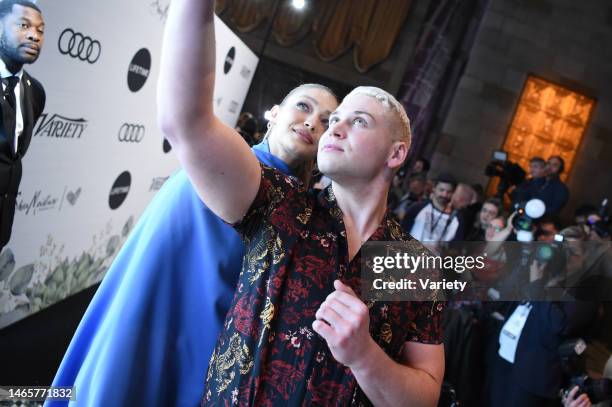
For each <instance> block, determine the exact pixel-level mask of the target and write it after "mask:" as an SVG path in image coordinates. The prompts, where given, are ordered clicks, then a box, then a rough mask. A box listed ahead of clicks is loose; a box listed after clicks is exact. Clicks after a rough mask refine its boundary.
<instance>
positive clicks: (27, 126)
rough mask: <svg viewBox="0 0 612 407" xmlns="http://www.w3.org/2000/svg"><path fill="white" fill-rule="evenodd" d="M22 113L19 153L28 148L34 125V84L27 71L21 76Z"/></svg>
mask: <svg viewBox="0 0 612 407" xmlns="http://www.w3.org/2000/svg"><path fill="white" fill-rule="evenodd" d="M19 85H20V86H21V114H22V115H23V132H22V133H21V136H20V137H19V153H20V154H21V155H23V153H24V152H25V151H26V150H27V149H28V146H29V145H30V140H31V138H32V127H33V122H34V120H33V119H32V118H33V116H34V111H33V108H32V85H31V83H30V76H29V75H28V74H27V72H25V71H24V72H23V77H22V78H21V83H20V84H19Z"/></svg>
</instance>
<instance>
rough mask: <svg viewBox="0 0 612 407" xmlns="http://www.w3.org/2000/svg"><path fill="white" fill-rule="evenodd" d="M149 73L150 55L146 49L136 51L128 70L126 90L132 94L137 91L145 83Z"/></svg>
mask: <svg viewBox="0 0 612 407" xmlns="http://www.w3.org/2000/svg"><path fill="white" fill-rule="evenodd" d="M150 72H151V54H150V53H149V50H147V49H146V48H141V49H140V50H138V52H137V53H136V55H134V58H132V62H130V66H129V68H128V76H127V81H128V88H130V90H131V91H132V92H137V91H139V90H140V89H141V88H142V87H143V86H144V84H145V82H146V81H147V78H148V77H149V73H150Z"/></svg>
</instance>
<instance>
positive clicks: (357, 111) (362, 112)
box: [353, 110, 376, 123]
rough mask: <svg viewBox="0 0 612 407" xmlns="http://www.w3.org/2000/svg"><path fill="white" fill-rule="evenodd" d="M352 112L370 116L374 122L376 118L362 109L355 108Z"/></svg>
mask: <svg viewBox="0 0 612 407" xmlns="http://www.w3.org/2000/svg"><path fill="white" fill-rule="evenodd" d="M353 113H356V114H365V115H368V116H370V118H372V121H374V123H376V119H375V118H374V116H372V115H371V114H370V113H368V112H364V111H362V110H355V111H354V112H353Z"/></svg>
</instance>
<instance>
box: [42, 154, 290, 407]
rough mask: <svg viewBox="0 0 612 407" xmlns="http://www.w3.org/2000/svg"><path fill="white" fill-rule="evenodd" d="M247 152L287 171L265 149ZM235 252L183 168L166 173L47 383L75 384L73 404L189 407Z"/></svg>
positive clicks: (239, 247) (232, 274) (197, 394)
mask: <svg viewBox="0 0 612 407" xmlns="http://www.w3.org/2000/svg"><path fill="white" fill-rule="evenodd" d="M253 151H254V153H255V155H256V156H257V158H258V159H259V161H261V162H263V163H264V164H267V165H269V166H273V167H276V168H278V169H279V170H281V171H283V172H285V173H289V168H288V166H287V165H286V164H285V163H284V162H283V161H281V160H280V159H278V158H276V157H274V156H273V155H271V154H270V150H269V147H268V145H267V144H266V143H265V142H264V143H262V144H259V145H257V146H255V147H253ZM237 187H239V186H237ZM243 250H244V247H243V244H242V241H241V240H240V238H239V236H238V234H237V233H236V232H235V231H234V229H232V228H231V227H230V226H228V225H227V224H226V223H224V222H223V221H222V220H221V219H219V218H218V217H217V216H216V215H215V214H213V213H212V212H211V211H210V210H209V209H208V208H207V207H206V206H205V205H204V204H203V203H202V201H201V200H200V198H199V197H198V195H197V194H196V192H195V190H194V189H193V187H192V186H191V184H190V182H189V180H188V178H187V175H186V173H185V171H183V170H181V171H179V172H178V173H176V174H174V175H173V176H172V177H170V179H168V181H166V183H165V184H164V186H163V187H162V188H161V189H160V190H159V192H158V193H157V195H156V196H155V198H154V199H153V200H152V201H151V203H150V204H149V206H148V207H147V209H146V210H145V212H144V213H143V215H142V217H141V218H140V220H139V221H138V224H137V225H136V227H135V228H134V230H133V231H132V233H131V234H130V236H129V238H128V239H127V241H126V242H125V245H124V246H123V248H122V249H121V251H120V252H119V254H118V255H117V257H116V259H115V261H114V262H113V264H112V265H111V267H110V268H109V270H108V272H107V274H106V276H105V277H104V279H103V281H102V283H101V285H100V287H99V288H98V290H97V292H96V294H95V296H94V297H93V299H92V301H91V303H90V305H89V307H88V309H87V311H86V312H85V315H84V316H83V319H82V321H81V323H80V324H79V327H78V329H77V330H76V333H75V335H74V337H73V338H72V341H71V343H70V346H69V347H68V350H67V352H66V355H65V356H64V359H63V361H62V363H61V365H60V368H59V371H58V372H57V375H56V376H55V379H54V381H53V386H75V387H76V399H77V401H76V404H75V405H78V406H79V407H80V406H196V405H198V404H199V401H200V399H201V396H202V394H201V393H202V389H203V388H204V380H205V376H206V371H207V368H208V362H209V359H210V356H211V354H212V352H213V350H214V346H215V343H216V341H217V336H218V334H219V332H220V331H221V328H222V325H223V322H224V319H225V315H226V314H227V310H228V308H229V306H230V304H231V300H232V298H233V295H234V291H235V287H236V283H237V281H238V276H239V273H240V268H241V264H242V256H243ZM66 404H67V403H65V402H61V403H60V402H47V403H46V404H45V405H46V406H60V405H66ZM71 404H74V402H72V403H71Z"/></svg>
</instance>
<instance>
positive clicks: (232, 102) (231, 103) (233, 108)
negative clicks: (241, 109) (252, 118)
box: [228, 100, 239, 113]
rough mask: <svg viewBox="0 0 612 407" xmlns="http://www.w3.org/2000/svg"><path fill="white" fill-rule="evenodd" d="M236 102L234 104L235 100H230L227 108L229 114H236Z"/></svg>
mask: <svg viewBox="0 0 612 407" xmlns="http://www.w3.org/2000/svg"><path fill="white" fill-rule="evenodd" d="M238 106H239V105H238V102H236V101H235V100H232V101H231V102H230V106H229V109H228V110H229V112H230V113H237V112H238Z"/></svg>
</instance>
